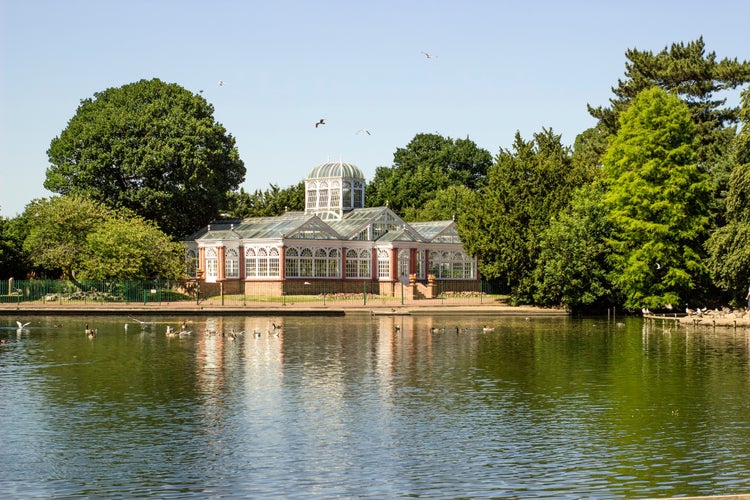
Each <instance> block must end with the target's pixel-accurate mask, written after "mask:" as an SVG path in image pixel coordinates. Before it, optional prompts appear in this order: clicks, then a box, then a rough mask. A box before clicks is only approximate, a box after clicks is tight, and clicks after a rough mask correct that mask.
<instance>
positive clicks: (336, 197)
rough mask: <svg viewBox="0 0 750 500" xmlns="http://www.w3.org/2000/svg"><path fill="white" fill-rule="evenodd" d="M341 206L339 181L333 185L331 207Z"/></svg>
mask: <svg viewBox="0 0 750 500" xmlns="http://www.w3.org/2000/svg"><path fill="white" fill-rule="evenodd" d="M340 206H341V186H339V183H338V181H336V182H334V183H333V184H332V185H331V208H338V207H340Z"/></svg>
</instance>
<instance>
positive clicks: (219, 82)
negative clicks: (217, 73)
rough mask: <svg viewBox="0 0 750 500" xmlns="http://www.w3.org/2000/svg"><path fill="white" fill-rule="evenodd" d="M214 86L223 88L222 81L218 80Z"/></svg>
mask: <svg viewBox="0 0 750 500" xmlns="http://www.w3.org/2000/svg"><path fill="white" fill-rule="evenodd" d="M216 85H218V86H219V87H223V86H224V80H219V81H218V82H216Z"/></svg>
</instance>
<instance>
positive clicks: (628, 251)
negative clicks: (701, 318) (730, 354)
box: [603, 87, 711, 309]
mask: <svg viewBox="0 0 750 500" xmlns="http://www.w3.org/2000/svg"><path fill="white" fill-rule="evenodd" d="M694 131H695V126H694V124H693V122H692V121H691V116H690V110H689V109H688V107H687V106H686V105H685V104H684V103H683V102H682V101H681V100H680V99H679V98H678V97H676V96H674V95H671V94H667V92H665V91H664V90H662V89H660V88H658V87H652V88H651V89H648V90H645V91H643V92H642V93H641V94H640V95H638V96H637V97H636V98H635V99H634V100H633V102H632V103H631V105H630V107H629V108H628V109H627V110H626V111H624V112H623V113H622V114H621V115H620V129H619V131H618V132H617V135H616V137H615V138H614V140H613V142H612V146H611V147H610V149H609V150H608V151H607V153H606V154H605V155H604V157H603V164H604V175H605V182H606V184H607V187H608V191H607V193H606V194H605V197H604V201H605V203H606V205H607V207H608V210H609V219H610V221H611V222H612V223H613V224H614V226H615V228H616V231H615V233H614V234H613V236H612V238H611V239H610V244H611V245H612V249H613V255H612V259H611V262H612V267H613V282H614V283H615V284H616V285H617V286H618V288H619V289H620V290H621V291H622V292H623V295H624V297H625V304H624V305H625V307H627V308H630V309H637V308H641V307H648V308H657V307H663V306H665V305H667V304H673V305H676V304H679V303H682V302H684V301H685V300H688V299H690V298H691V297H694V296H695V294H696V293H697V292H699V291H700V290H701V287H702V286H703V285H704V284H705V282H704V280H705V277H706V268H705V265H704V263H703V259H702V257H703V252H702V249H701V243H702V241H703V240H704V238H705V236H706V232H707V227H708V201H709V196H710V190H711V186H710V182H709V178H708V175H707V174H706V173H705V172H703V171H701V169H700V168H699V167H698V165H697V164H696V163H695V159H694V158H695V157H694V151H695V148H696V144H695V141H694Z"/></svg>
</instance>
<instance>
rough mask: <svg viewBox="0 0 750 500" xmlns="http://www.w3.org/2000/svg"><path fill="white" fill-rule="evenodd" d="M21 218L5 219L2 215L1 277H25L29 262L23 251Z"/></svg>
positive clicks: (0, 233)
mask: <svg viewBox="0 0 750 500" xmlns="http://www.w3.org/2000/svg"><path fill="white" fill-rule="evenodd" d="M19 221H20V218H19V217H16V218H14V219H4V218H3V217H2V216H0V279H8V278H17V279H20V278H25V277H26V275H27V274H28V272H29V267H30V265H29V263H28V260H27V259H26V256H25V254H24V253H23V251H22V249H23V238H24V234H23V232H22V227H21V224H20V222H19Z"/></svg>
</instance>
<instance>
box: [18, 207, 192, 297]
mask: <svg viewBox="0 0 750 500" xmlns="http://www.w3.org/2000/svg"><path fill="white" fill-rule="evenodd" d="M24 217H25V218H26V220H27V224H28V227H29V232H28V236H27V237H26V239H25V241H24V243H23V248H24V252H26V253H27V254H28V255H29V256H30V259H31V261H32V263H33V264H34V265H36V266H39V267H41V268H43V269H47V270H59V272H60V274H61V275H62V276H63V277H64V278H66V279H69V280H71V281H73V282H74V283H78V281H79V280H80V279H105V278H106V279H111V278H117V279H143V278H153V277H162V278H178V277H181V276H182V275H183V274H184V261H185V259H184V248H183V247H182V246H181V245H180V244H179V243H171V242H170V239H169V237H168V236H167V235H166V234H164V233H162V232H161V231H160V230H159V229H158V228H157V227H156V226H155V224H154V223H153V222H150V221H145V220H144V219H142V218H140V217H135V216H133V214H132V213H130V212H128V211H127V210H124V209H121V210H119V211H114V210H111V209H109V208H107V207H106V206H104V205H103V204H102V203H99V202H97V201H94V200H90V199H87V198H85V197H83V196H80V195H70V196H57V197H53V198H50V199H42V200H34V201H33V202H32V203H30V204H29V205H27V206H26V210H25V212H24Z"/></svg>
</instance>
